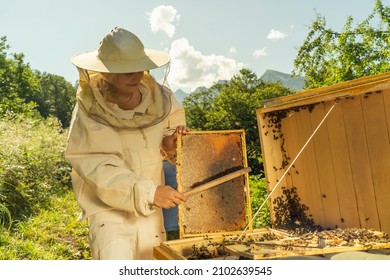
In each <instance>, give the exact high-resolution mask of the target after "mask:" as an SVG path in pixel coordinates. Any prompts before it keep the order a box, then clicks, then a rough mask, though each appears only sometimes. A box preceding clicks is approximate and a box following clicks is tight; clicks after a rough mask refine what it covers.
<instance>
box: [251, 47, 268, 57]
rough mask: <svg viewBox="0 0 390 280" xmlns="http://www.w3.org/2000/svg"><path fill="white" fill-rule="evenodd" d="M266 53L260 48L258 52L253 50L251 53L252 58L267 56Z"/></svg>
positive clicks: (264, 49)
mask: <svg viewBox="0 0 390 280" xmlns="http://www.w3.org/2000/svg"><path fill="white" fill-rule="evenodd" d="M267 55H268V53H267V52H266V48H262V49H260V50H255V51H254V52H253V56H254V57H262V56H267Z"/></svg>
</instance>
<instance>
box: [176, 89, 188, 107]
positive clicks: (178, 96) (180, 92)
mask: <svg viewBox="0 0 390 280" xmlns="http://www.w3.org/2000/svg"><path fill="white" fill-rule="evenodd" d="M173 94H174V95H175V97H176V99H177V101H179V103H180V104H182V103H183V100H184V98H185V97H186V96H187V95H188V93H186V92H184V91H183V90H181V89H178V90H176V91H175V92H174V93H173Z"/></svg>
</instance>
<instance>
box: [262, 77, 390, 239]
mask: <svg viewBox="0 0 390 280" xmlns="http://www.w3.org/2000/svg"><path fill="white" fill-rule="evenodd" d="M334 104H335V105H334ZM327 113H329V114H328V116H327V117H325V115H326V114H327ZM257 120H258V126H259V135H260V140H261V150H262V154H263V160H264V170H265V174H266V178H267V181H268V190H269V191H270V192H272V191H274V192H273V193H272V195H271V199H270V201H271V216H272V221H273V223H275V222H279V223H280V221H276V219H278V218H281V217H282V216H281V215H280V213H278V211H280V209H281V208H280V207H279V206H278V203H277V202H278V201H279V202H281V201H282V200H281V199H279V200H277V198H281V197H283V195H284V193H283V191H286V190H294V193H295V192H296V194H297V197H296V199H297V200H299V203H300V205H304V206H305V208H306V212H307V215H308V217H310V218H312V219H313V220H314V222H315V223H316V224H317V225H320V226H322V227H324V228H350V227H357V228H370V229H375V230H380V231H384V232H387V233H390V208H389V206H388V203H389V201H390V172H389V170H390V72H389V73H385V74H380V75H373V76H369V77H364V78H360V79H356V80H352V81H348V82H343V83H339V84H336V85H333V86H328V87H323V88H318V89H314V90H309V91H305V92H300V93H296V94H293V95H290V96H285V97H281V98H276V99H272V100H268V101H267V102H265V107H264V108H261V109H258V110H257ZM321 121H323V123H322V125H319V124H320V123H321ZM316 129H317V131H316ZM315 131H316V132H315ZM309 138H311V140H310V141H308V139H309ZM304 146H305V148H304V149H303V150H302V148H303V147H304ZM298 154H300V155H299V157H297V155H298ZM294 160H295V162H294ZM292 163H293V164H292ZM286 171H287V173H286ZM283 174H285V176H284V177H283ZM282 177H283V178H282ZM276 185H278V187H277V188H275V186H276ZM274 202H275V203H274Z"/></svg>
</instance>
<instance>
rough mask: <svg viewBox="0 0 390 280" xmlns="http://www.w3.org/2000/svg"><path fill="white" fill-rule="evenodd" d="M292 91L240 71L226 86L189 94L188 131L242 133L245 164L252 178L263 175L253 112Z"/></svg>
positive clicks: (221, 85) (245, 70)
mask: <svg viewBox="0 0 390 280" xmlns="http://www.w3.org/2000/svg"><path fill="white" fill-rule="evenodd" d="M291 93H292V91H291V90H290V89H288V88H285V87H283V86H282V85H281V84H280V83H266V82H264V81H262V80H261V79H259V78H258V77H257V76H256V74H255V73H253V72H252V71H251V70H248V69H242V70H241V71H240V73H239V74H238V75H235V76H233V78H232V79H231V80H230V82H228V83H226V84H216V85H214V86H213V87H211V88H210V89H209V90H206V91H204V92H200V93H196V94H190V95H189V96H188V97H186V98H185V100H184V102H183V106H184V108H185V110H186V116H187V124H188V127H190V128H192V129H195V130H234V129H244V130H245V135H246V142H247V143H246V145H247V154H248V163H249V166H250V167H251V168H252V170H253V173H254V174H259V173H261V172H262V170H263V167H262V163H261V162H262V160H261V151H260V140H259V131H258V126H257V118H256V110H257V109H259V108H262V107H263V101H264V100H267V99H270V98H273V97H277V96H282V95H287V94H291Z"/></svg>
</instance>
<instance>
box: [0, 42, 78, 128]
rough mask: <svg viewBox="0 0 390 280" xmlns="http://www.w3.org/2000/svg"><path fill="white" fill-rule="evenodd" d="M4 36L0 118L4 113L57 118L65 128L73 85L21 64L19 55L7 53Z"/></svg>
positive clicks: (0, 46) (0, 55)
mask: <svg viewBox="0 0 390 280" xmlns="http://www.w3.org/2000/svg"><path fill="white" fill-rule="evenodd" d="M8 50H9V46H8V45H7V42H6V37H1V38H0V115H4V114H7V113H8V112H13V113H18V114H24V115H27V116H35V117H39V116H42V117H44V118H47V117H49V116H54V117H56V118H58V119H59V120H60V121H61V123H62V126H63V127H67V126H69V122H70V118H71V112H72V108H73V106H74V94H75V91H76V88H75V86H72V85H71V84H70V83H69V82H67V81H65V79H64V78H63V77H61V76H56V75H52V74H47V73H40V72H39V71H34V70H33V69H31V67H30V65H29V64H28V63H25V62H24V55H23V54H10V55H9V54H8Z"/></svg>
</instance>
